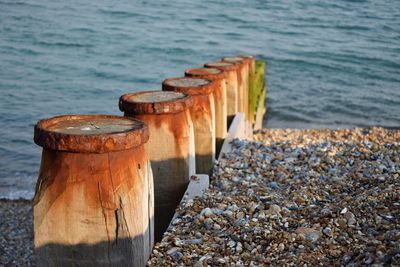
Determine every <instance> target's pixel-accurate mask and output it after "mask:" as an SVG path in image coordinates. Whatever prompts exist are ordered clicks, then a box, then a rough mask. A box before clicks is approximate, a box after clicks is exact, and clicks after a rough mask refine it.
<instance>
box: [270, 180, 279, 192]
mask: <svg viewBox="0 0 400 267" xmlns="http://www.w3.org/2000/svg"><path fill="white" fill-rule="evenodd" d="M268 187H269V188H271V189H274V190H275V189H278V188H279V186H278V184H277V183H276V182H269V183H268Z"/></svg>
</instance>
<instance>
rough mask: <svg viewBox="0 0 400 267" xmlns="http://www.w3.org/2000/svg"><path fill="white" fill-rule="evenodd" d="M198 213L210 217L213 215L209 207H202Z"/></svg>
mask: <svg viewBox="0 0 400 267" xmlns="http://www.w3.org/2000/svg"><path fill="white" fill-rule="evenodd" d="M200 214H201V215H204V216H205V217H211V216H213V215H214V213H213V211H212V210H211V209H210V208H205V209H203V210H202V211H201V213H200Z"/></svg>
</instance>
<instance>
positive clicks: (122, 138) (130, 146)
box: [33, 115, 154, 266]
mask: <svg viewBox="0 0 400 267" xmlns="http://www.w3.org/2000/svg"><path fill="white" fill-rule="evenodd" d="M148 137H149V133H148V129H147V127H146V126H145V125H144V123H143V122H141V121H138V120H134V119H129V118H124V117H118V116H109V115H66V116H58V117H53V118H50V119H45V120H41V121H39V122H38V123H37V124H36V126H35V135H34V141H35V143H36V144H38V145H39V146H42V147H43V153H42V162H41V166H40V172H39V178H38V181H37V184H36V192H35V197H34V203H33V217H34V235H35V241H34V243H35V255H36V264H37V265H38V266H72V265H76V266H81V265H84V266H87V265H89V266H144V265H145V264H146V261H147V259H148V257H149V254H150V252H151V250H152V246H153V211H154V210H153V209H154V206H153V196H154V195H153V178H152V173H151V167H150V163H149V160H148V158H147V155H146V152H145V149H144V146H143V144H144V143H145V142H147V140H148Z"/></svg>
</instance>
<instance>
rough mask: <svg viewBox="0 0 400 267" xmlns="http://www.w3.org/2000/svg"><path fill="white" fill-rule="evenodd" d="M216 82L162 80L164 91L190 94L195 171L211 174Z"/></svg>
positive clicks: (183, 79) (186, 79) (179, 79)
mask: <svg viewBox="0 0 400 267" xmlns="http://www.w3.org/2000/svg"><path fill="white" fill-rule="evenodd" d="M215 87H216V83H215V82H213V81H211V80H206V79H200V78H190V77H181V78H169V79H166V80H164V81H163V83H162V89H163V90H164V91H177V92H181V93H185V94H187V95H190V96H191V97H192V99H193V106H192V107H190V116H191V117H192V121H193V126H194V140H195V151H196V173H198V174H211V172H212V168H213V165H214V160H215V110H214V96H213V92H214V90H215Z"/></svg>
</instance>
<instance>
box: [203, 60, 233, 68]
mask: <svg viewBox="0 0 400 267" xmlns="http://www.w3.org/2000/svg"><path fill="white" fill-rule="evenodd" d="M205 66H206V67H216V68H218V67H231V66H234V64H233V63H230V62H223V61H218V62H210V63H207V64H205Z"/></svg>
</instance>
